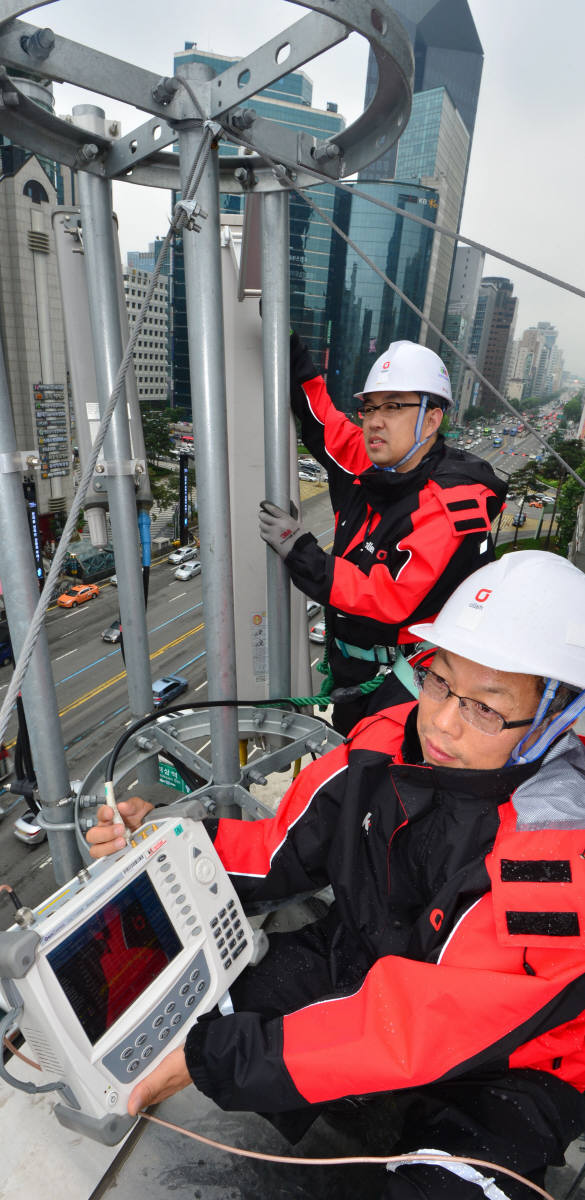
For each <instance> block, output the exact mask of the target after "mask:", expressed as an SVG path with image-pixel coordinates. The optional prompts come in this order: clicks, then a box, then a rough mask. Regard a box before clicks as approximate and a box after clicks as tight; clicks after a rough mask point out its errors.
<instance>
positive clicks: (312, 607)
mask: <svg viewBox="0 0 585 1200" xmlns="http://www.w3.org/2000/svg"><path fill="white" fill-rule="evenodd" d="M318 612H321V605H320V604H318V602H317V601H316V600H307V617H308V618H310V617H316V616H317V613H318Z"/></svg>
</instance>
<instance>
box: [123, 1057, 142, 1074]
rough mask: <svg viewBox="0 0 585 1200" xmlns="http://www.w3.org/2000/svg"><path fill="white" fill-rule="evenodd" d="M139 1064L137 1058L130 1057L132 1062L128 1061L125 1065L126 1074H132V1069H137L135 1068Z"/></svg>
mask: <svg viewBox="0 0 585 1200" xmlns="http://www.w3.org/2000/svg"><path fill="white" fill-rule="evenodd" d="M139 1066H140V1063H139V1061H138V1059H137V1058H133V1059H132V1062H131V1063H128V1066H127V1067H126V1070H127V1072H128V1074H129V1075H132V1074H133V1072H134V1071H137V1070H138V1068H139Z"/></svg>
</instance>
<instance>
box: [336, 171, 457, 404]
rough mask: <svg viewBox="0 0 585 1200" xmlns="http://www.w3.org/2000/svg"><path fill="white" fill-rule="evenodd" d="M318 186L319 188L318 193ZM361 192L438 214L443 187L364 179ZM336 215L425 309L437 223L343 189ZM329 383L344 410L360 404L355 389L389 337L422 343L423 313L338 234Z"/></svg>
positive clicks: (432, 215)
mask: <svg viewBox="0 0 585 1200" xmlns="http://www.w3.org/2000/svg"><path fill="white" fill-rule="evenodd" d="M319 190H320V189H317V190H316V194H317V195H318V192H319ZM360 191H364V192H367V193H368V194H369V195H371V196H376V197H379V198H380V199H382V200H386V201H388V202H389V203H390V204H393V205H395V206H396V207H397V208H400V209H403V210H404V211H405V212H411V213H414V214H415V215H416V216H422V217H425V218H426V219H427V220H429V221H434V220H435V219H436V213H437V207H438V193H437V192H436V191H435V190H434V188H429V187H422V186H420V185H416V184H410V183H407V184H403V183H399V182H394V183H381V182H379V183H378V182H372V183H361V184H360ZM334 219H335V221H336V223H337V224H338V225H339V226H340V228H341V229H343V231H344V232H345V233H347V234H348V235H349V236H350V237H351V239H352V240H353V241H355V243H356V244H357V245H358V246H359V247H360V249H361V250H364V251H365V253H366V254H367V255H368V256H369V258H371V259H372V260H373V262H375V263H376V265H377V266H378V267H380V268H381V270H382V271H384V273H385V274H386V275H388V276H389V278H390V279H391V280H393V282H395V283H396V284H397V285H398V287H400V288H401V290H402V291H403V292H404V293H405V295H406V296H408V298H409V299H410V300H412V301H413V302H414V303H415V304H416V305H417V306H418V307H419V308H422V307H423V302H424V298H425V293H426V288H427V281H428V274H429V267H430V262H431V250H432V239H433V231H432V229H428V228H426V227H425V226H424V225H417V224H415V223H414V221H408V220H405V219H404V217H401V216H399V215H398V214H395V213H390V212H388V211H386V210H385V209H382V208H379V207H377V206H376V205H374V204H372V203H371V201H369V200H366V199H363V198H362V197H360V196H355V195H353V196H352V195H351V194H349V193H348V192H341V191H338V192H337V194H336V197H335V213H334ZM325 317H326V322H327V347H326V355H325V363H324V364H323V365H324V366H326V369H327V387H328V390H329V393H330V395H331V398H332V400H333V401H334V403H335V404H336V405H337V407H338V408H340V409H345V410H346V411H349V410H350V409H351V408H355V401H354V400H353V393H354V392H356V391H359V390H360V388H362V387H363V384H364V381H365V379H366V376H367V374H368V371H369V369H370V367H371V366H372V364H373V363H374V362H375V360H376V358H378V356H379V355H380V354H382V353H383V351H384V350H385V349H386V347H387V346H388V345H389V343H390V342H393V341H398V340H400V339H402V338H408V339H410V340H411V341H414V342H416V341H418V336H419V332H420V319H419V317H417V316H416V315H415V314H414V313H413V312H412V310H411V309H410V308H409V307H408V306H407V305H406V304H405V303H404V302H403V301H402V300H400V299H399V298H398V296H397V295H396V293H395V292H393V291H392V289H391V288H389V287H388V286H387V285H386V284H385V283H384V282H383V280H382V279H380V277H379V276H378V275H376V274H375V272H374V271H372V268H371V267H370V266H368V264H367V263H365V262H364V260H363V259H362V258H361V257H360V256H359V255H358V254H356V252H355V251H354V250H353V249H352V248H351V247H350V246H348V245H347V243H346V242H344V241H343V239H342V238H340V237H338V236H335V237H334V241H333V244H332V247H331V259H330V266H329V281H328V289H327V303H326V309H325Z"/></svg>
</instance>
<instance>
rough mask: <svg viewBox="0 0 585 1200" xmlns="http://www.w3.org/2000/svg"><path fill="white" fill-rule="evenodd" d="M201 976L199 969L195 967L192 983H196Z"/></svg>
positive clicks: (192, 972)
mask: <svg viewBox="0 0 585 1200" xmlns="http://www.w3.org/2000/svg"><path fill="white" fill-rule="evenodd" d="M199 974H200V972H199V967H194V968H193V970H192V971H191V974H190V976H189V979H190V980H191V983H195V980H196V979H199Z"/></svg>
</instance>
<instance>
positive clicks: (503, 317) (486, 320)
mask: <svg viewBox="0 0 585 1200" xmlns="http://www.w3.org/2000/svg"><path fill="white" fill-rule="evenodd" d="M513 292H514V284H513V283H512V281H511V280H510V279H504V278H503V277H502V276H499V275H489V276H485V277H484V278H483V279H482V281H481V287H480V291H479V298H478V302H477V310H476V320H475V322H474V328H473V330H472V335H471V346H470V350H472V353H474V355H476V361H477V366H478V369H479V370H480V371H481V372H482V374H483V375H485V377H486V379H488V380H489V382H490V383H491V384H493V386H494V387H495V388H497V389H498V391H503V389H504V388H505V386H506V382H507V375H508V364H509V360H510V355H511V353H512V347H513V343H514V329H515V326H516V316H517V309H518V299H517V297H516V296H514V295H513ZM477 399H478V402H479V403H484V404H486V405H487V406H488V407H496V405H497V401H496V398H495V396H494V395H493V393H492V392H491V391H490V390H489V389H488V388H486V387H485V385H484V384H480V388H479V392H478V396H477Z"/></svg>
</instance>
